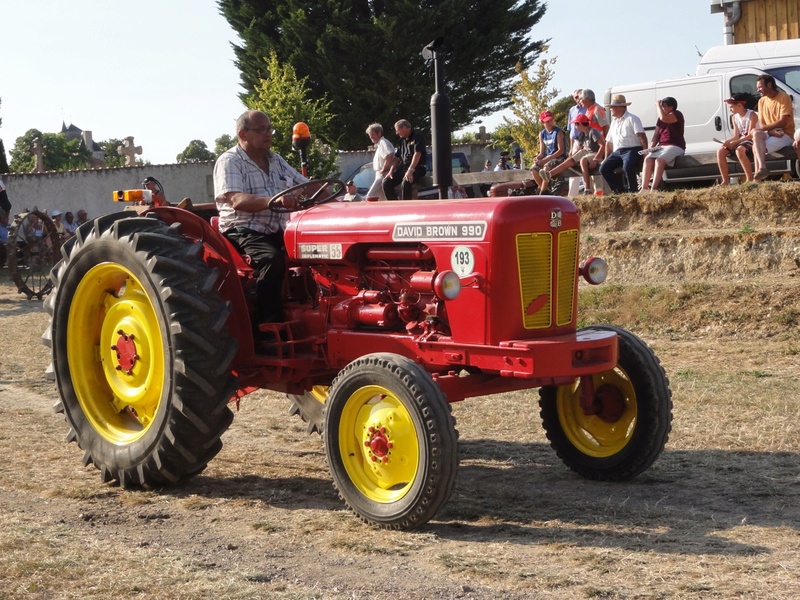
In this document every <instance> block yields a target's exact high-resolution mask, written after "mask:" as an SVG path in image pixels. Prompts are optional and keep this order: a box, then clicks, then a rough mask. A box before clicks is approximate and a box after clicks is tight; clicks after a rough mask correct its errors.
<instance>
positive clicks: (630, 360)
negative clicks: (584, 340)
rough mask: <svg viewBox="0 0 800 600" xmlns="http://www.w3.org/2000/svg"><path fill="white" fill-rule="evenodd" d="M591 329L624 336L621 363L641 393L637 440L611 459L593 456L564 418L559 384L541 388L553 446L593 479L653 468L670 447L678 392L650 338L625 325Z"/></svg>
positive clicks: (620, 478)
mask: <svg viewBox="0 0 800 600" xmlns="http://www.w3.org/2000/svg"><path fill="white" fill-rule="evenodd" d="M591 329H600V330H604V331H614V332H615V333H616V334H617V336H618V339H619V356H620V365H621V366H623V368H625V371H626V372H627V374H628V376H629V377H630V378H631V381H632V383H633V385H634V389H635V391H636V399H637V408H638V418H637V423H636V426H635V429H634V432H633V434H632V436H631V439H630V440H629V441H628V443H627V444H626V446H625V447H624V448H623V449H622V450H621V451H620V452H618V453H617V454H615V455H613V456H610V457H607V458H594V457H590V456H587V455H585V454H584V453H583V452H581V451H580V450H579V449H578V448H575V446H573V444H572V443H571V442H570V441H569V439H568V438H567V436H566V434H565V432H564V430H563V428H562V426H561V423H560V420H559V414H558V408H557V402H556V397H557V393H558V388H557V387H552V386H549V387H543V388H541V389H540V390H539V396H540V398H539V408H540V416H541V419H542V424H543V426H544V430H545V433H546V435H547V439H548V440H549V441H550V446H551V447H552V448H553V450H555V451H556V454H557V455H558V457H559V458H560V459H561V460H562V461H563V462H564V464H565V465H567V467H569V468H570V469H572V470H573V471H575V472H576V473H578V474H579V475H581V476H583V477H585V478H587V479H593V480H598V481H625V480H628V479H632V478H633V477H635V476H637V475H639V474H640V473H642V472H643V471H645V470H646V469H648V468H649V467H650V466H651V465H652V464H653V463H654V462H655V461H656V459H657V458H658V457H659V456H660V455H661V452H662V451H663V450H664V447H665V446H666V444H667V441H668V439H669V434H670V431H671V429H672V392H671V391H670V388H669V380H668V379H667V375H666V373H665V371H664V368H663V367H662V366H661V362H660V361H659V360H658V357H657V356H656V355H655V353H654V352H653V351H652V350H651V349H650V347H649V346H648V345H647V344H646V343H645V342H643V341H642V340H641V339H639V338H638V337H637V336H635V335H634V334H632V333H631V332H629V331H627V330H625V329H622V328H621V327H615V326H612V325H595V326H592V327H591ZM626 363H627V365H626Z"/></svg>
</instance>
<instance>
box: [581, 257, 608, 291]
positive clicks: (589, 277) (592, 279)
mask: <svg viewBox="0 0 800 600" xmlns="http://www.w3.org/2000/svg"><path fill="white" fill-rule="evenodd" d="M581 275H583V278H584V279H585V280H586V281H588V282H589V283H591V284H592V285H599V284H601V283H603V282H604V281H605V280H606V276H607V275H608V263H607V262H606V261H604V260H603V259H602V258H598V257H597V256H590V257H589V258H587V259H586V262H584V263H583V265H581Z"/></svg>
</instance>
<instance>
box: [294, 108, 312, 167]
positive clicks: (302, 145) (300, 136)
mask: <svg viewBox="0 0 800 600" xmlns="http://www.w3.org/2000/svg"><path fill="white" fill-rule="evenodd" d="M310 145H311V132H310V131H309V130H308V125H306V124H305V123H303V122H302V121H299V122H298V123H295V124H294V127H293V128H292V146H294V148H295V150H297V151H298V152H300V167H301V169H302V173H303V177H308V159H307V157H306V149H307V148H308V147H309V146H310Z"/></svg>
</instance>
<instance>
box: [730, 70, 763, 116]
mask: <svg viewBox="0 0 800 600" xmlns="http://www.w3.org/2000/svg"><path fill="white" fill-rule="evenodd" d="M757 78H758V75H754V74H752V73H748V74H746V75H737V76H736V77H731V94H747V95H748V96H750V99H749V100H748V101H747V104H746V105H745V106H746V107H747V108H749V109H750V110H755V109H756V106H758V99H759V97H760V96H759V94H758V92H757V91H756V79H757Z"/></svg>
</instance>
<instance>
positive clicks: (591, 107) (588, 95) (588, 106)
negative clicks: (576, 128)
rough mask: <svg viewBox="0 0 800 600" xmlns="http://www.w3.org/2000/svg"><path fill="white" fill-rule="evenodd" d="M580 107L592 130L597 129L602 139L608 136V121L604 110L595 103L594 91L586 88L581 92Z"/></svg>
mask: <svg viewBox="0 0 800 600" xmlns="http://www.w3.org/2000/svg"><path fill="white" fill-rule="evenodd" d="M581 106H582V107H583V111H584V112H583V114H585V115H586V116H587V117H589V124H590V125H591V126H592V129H597V130H598V131H600V132H601V133H602V134H603V137H605V136H607V135H608V126H609V119H608V114H607V113H606V109H604V108H603V107H602V106H600V105H599V104H598V103H597V102H595V95H594V91H592V90H590V89H589V88H586V89H585V90H583V91H582V92H581Z"/></svg>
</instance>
